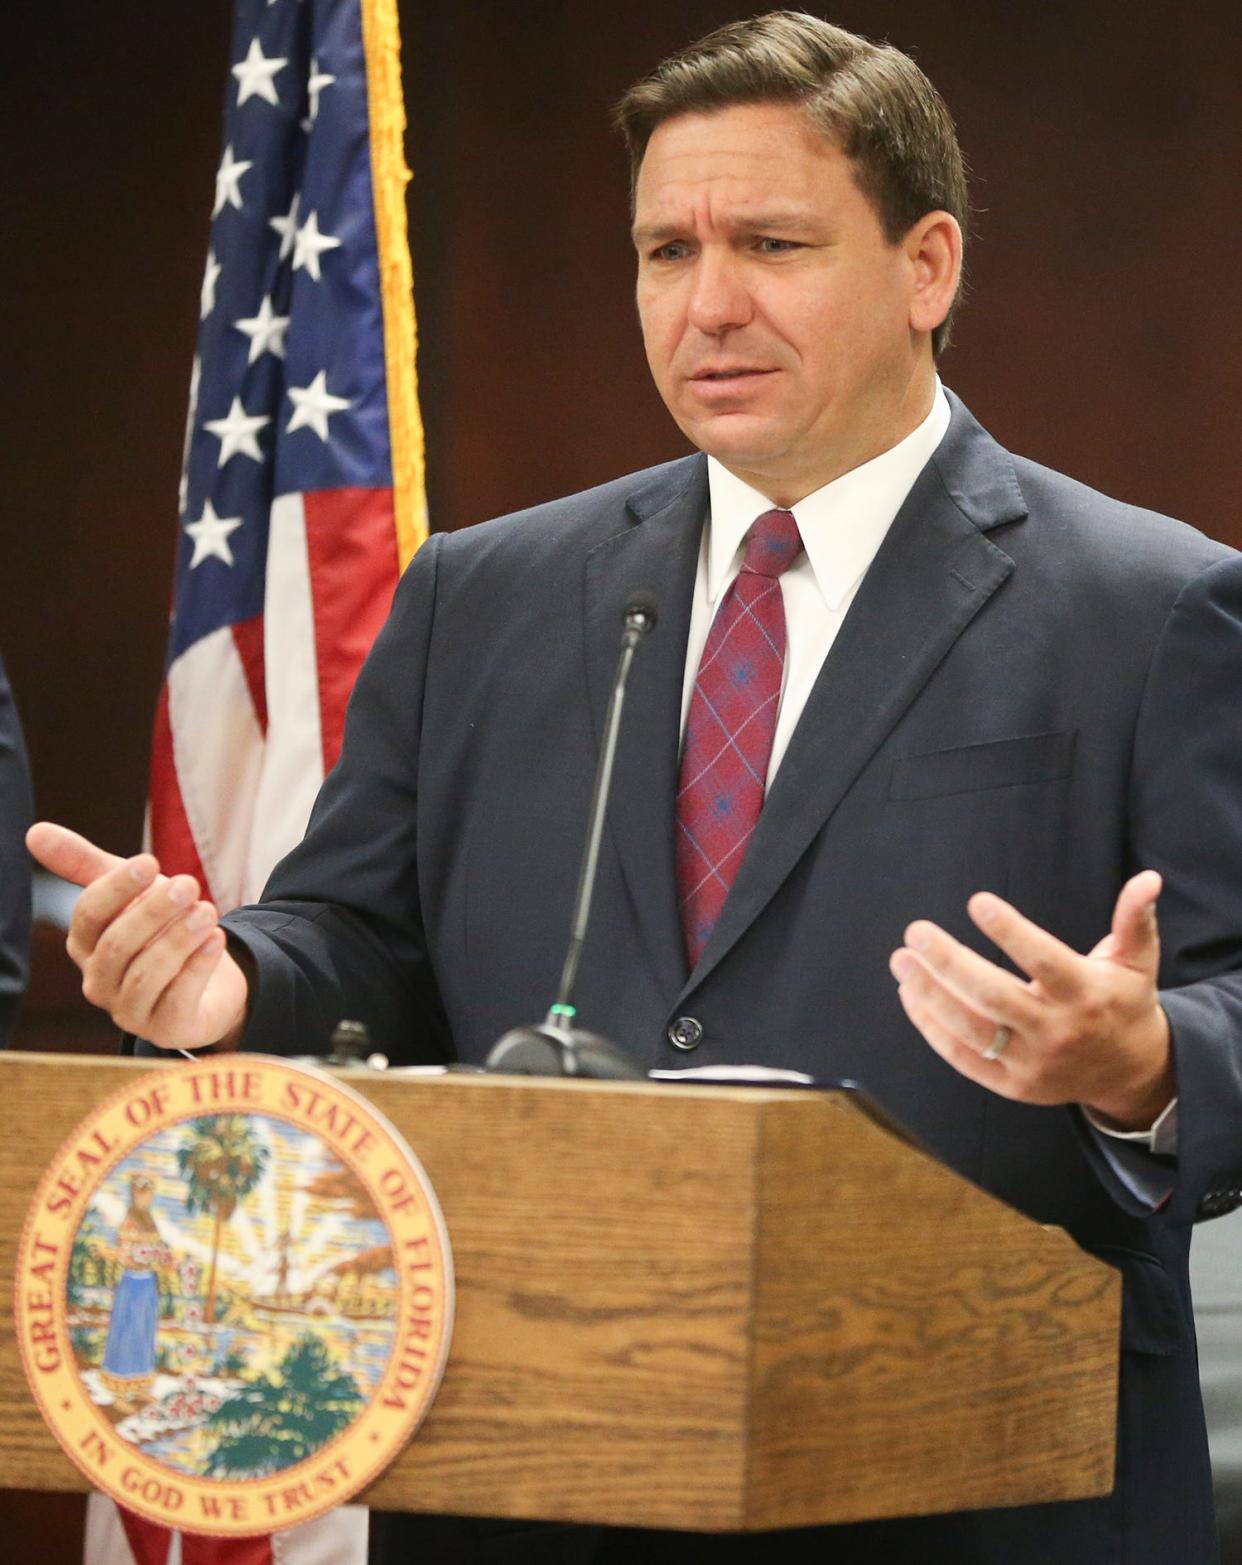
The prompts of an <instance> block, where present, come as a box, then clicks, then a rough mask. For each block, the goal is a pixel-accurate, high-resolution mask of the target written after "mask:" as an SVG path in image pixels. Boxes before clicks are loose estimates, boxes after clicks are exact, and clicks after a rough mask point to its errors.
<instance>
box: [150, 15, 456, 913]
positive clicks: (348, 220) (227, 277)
mask: <svg viewBox="0 0 1242 1565" xmlns="http://www.w3.org/2000/svg"><path fill="white" fill-rule="evenodd" d="M400 94H401V85H400V68H399V64H398V56H397V42H396V7H395V0H240V3H239V4H238V6H237V10H236V19H235V25H234V29H233V45H232V64H231V69H230V73H229V79H228V88H227V93H226V102H225V115H224V135H223V150H222V153H221V157H220V163H219V167H218V168H217V170H216V176H215V194H214V200H213V203H212V224H211V236H210V241H209V245H208V251H207V262H206V267H205V270H204V273H203V282H202V290H201V296H200V300H199V314H200V325H199V335H198V352H197V355H196V357H195V360H194V367H193V372H192V376H191V383H190V405H189V417H188V420H187V424H186V439H185V457H184V468H183V476H182V481H181V496H180V528H179V538H178V552H177V564H176V590H175V595H174V602H173V611H172V625H171V633H170V636H169V644H168V662H167V669H166V675H165V680H164V685H163V689H162V691H161V694H160V699H159V705H158V709H157V714H156V722H155V735H154V745H153V755H152V766H151V797H150V811H149V837H150V843H151V847H152V850H153V851H154V852H155V853H156V855H157V856H158V857H159V859H160V862H161V865H162V867H163V868H164V869H165V870H166V871H168V872H169V873H175V872H188V873H190V874H193V875H196V876H198V878H199V880H200V882H201V883H202V884H203V885H204V886H205V887H206V889H207V894H208V895H210V897H211V899H212V900H213V901H214V902H215V903H216V905H217V906H218V907H219V908H220V909H221V911H225V910H227V909H229V908H231V907H235V906H236V905H238V904H239V903H242V902H246V901H252V900H254V898H255V897H257V895H258V894H259V892H260V891H261V890H262V888H263V884H264V882H265V881H266V879H267V876H268V873H269V871H270V870H271V868H272V866H273V865H274V864H275V862H276V861H277V859H279V858H280V857H281V856H282V855H283V854H284V853H285V852H287V851H288V849H289V848H291V847H292V846H293V845H294V844H295V843H296V842H297V841H298V840H299V839H300V837H301V836H302V833H303V830H304V828H305V825H306V820H307V817H308V815H309V813H310V807H311V804H312V802H313V800H314V798H315V794H316V792H317V791H318V788H319V785H320V783H321V782H322V780H323V777H324V775H325V773H326V771H327V770H329V769H330V768H331V766H332V765H333V763H334V762H335V760H336V757H337V753H338V751H339V749H340V742H341V729H342V723H343V719H344V709H345V703H346V700H347V698H348V695H349V692H350V689H351V688H352V686H353V682H354V678H355V676H356V674H357V672H358V667H359V665H360V663H361V662H362V659H363V657H364V656H365V654H366V652H367V650H368V648H369V647H370V644H371V641H372V639H373V637H374V635H375V633H376V631H377V630H378V629H379V626H380V624H381V623H382V621H383V619H384V616H385V614H386V613H387V611H388V607H389V603H390V601H391V598H392V593H393V590H394V588H395V586H396V582H397V577H398V575H399V573H400V570H401V569H402V568H403V566H404V565H405V564H406V562H407V561H408V559H409V557H410V555H411V554H412V553H413V552H414V549H415V548H416V547H417V544H418V543H419V542H421V540H422V537H423V536H424V535H425V515H424V505H423V498H422V432H421V427H420V425H419V423H418V415H417V392H416V387H415V382H414V326H413V312H412V303H411V296H410V268H409V249H408V244H407V241H406V232H405V208H404V183H405V180H406V179H407V178H408V174H407V173H406V170H405V165H404V158H403V152H402V146H401V132H402V130H403V128H404V116H403V113H402V111H401V96H400Z"/></svg>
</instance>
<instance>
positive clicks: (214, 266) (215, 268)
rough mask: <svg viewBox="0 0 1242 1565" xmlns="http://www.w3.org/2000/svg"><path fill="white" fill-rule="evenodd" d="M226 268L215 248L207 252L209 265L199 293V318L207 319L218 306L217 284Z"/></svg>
mask: <svg viewBox="0 0 1242 1565" xmlns="http://www.w3.org/2000/svg"><path fill="white" fill-rule="evenodd" d="M223 270H224V268H223V267H222V266H221V265H220V263H219V261H217V260H216V253H215V251H214V250H208V252H207V265H206V266H205V267H204V269H203V286H202V288H201V289H200V290H199V295H198V318H199V320H200V321H205V320H206V319H207V317H208V316H209V315H210V314H211V312H212V311H213V310H214V309H215V307H216V284H217V283H218V282H219V281H220V273H221V272H222V271H223Z"/></svg>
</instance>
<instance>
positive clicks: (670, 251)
mask: <svg viewBox="0 0 1242 1565" xmlns="http://www.w3.org/2000/svg"><path fill="white" fill-rule="evenodd" d="M688 254H689V251H688V249H687V247H686V246H685V245H684V244H682V242H681V240H680V239H674V240H672V241H671V242H670V243H668V244H666V245H659V246H657V248H656V249H654V250H653V251H652V252H651V259H652V260H653V261H680V260H681V259H682V257H683V256H685V255H688Z"/></svg>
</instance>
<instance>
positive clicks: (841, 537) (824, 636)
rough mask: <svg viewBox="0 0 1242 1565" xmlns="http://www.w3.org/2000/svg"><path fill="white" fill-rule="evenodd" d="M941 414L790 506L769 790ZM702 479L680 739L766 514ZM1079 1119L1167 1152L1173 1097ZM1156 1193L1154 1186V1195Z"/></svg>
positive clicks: (1133, 1180) (739, 486) (935, 436)
mask: <svg viewBox="0 0 1242 1565" xmlns="http://www.w3.org/2000/svg"><path fill="white" fill-rule="evenodd" d="M949 418H950V412H949V402H948V398H947V397H946V396H945V394H944V388H943V386H942V385H941V384H940V381H939V379H937V381H936V395H935V397H934V399H933V401H932V406H931V411H930V412H929V413H928V415H927V417H926V418H925V419H924V420H923V422H922V423H921V424H920V425H919V426H918V428H917V429H915V430H913V431H911V433H910V434H908V435H907V436H906V438H905V439H904V440H902V441H899V442H898V444H897V445H895V446H892V447H891V448H890V449H889V450H887V451H884V452H881V454H880V455H879V456H877V457H873V458H872V459H871V461H870V462H864V463H863V465H862V466H861V467H856V468H854V469H852V471H850V472H848V473H843V474H842V475H841V477H840V478H834V479H833V480H832V482H831V483H829V484H825V485H824V486H823V488H822V489H816V490H815V491H814V493H813V494H809V495H807V497H806V499H805V500H799V501H798V503H797V505H794V506H791V507H790V509H791V510H792V511H793V515H794V520H795V521H796V522H797V524H798V531H799V533H800V534H801V536H802V545H803V549H804V551H805V552H804V553H803V554H801V555H800V556H799V557H798V559H797V560H795V561H794V563H793V564H792V565H791V566H789V568H788V569H787V570H786V571H785V572H784V573H783V575H782V576H781V577H780V586H781V597H782V599H783V601H784V606H785V643H786V645H785V669H784V673H783V674H782V677H781V702H780V707H779V709H778V711H777V717H776V733H775V734H774V736H773V739H772V755H771V759H770V760H769V762H768V775H767V783H768V785H769V786H770V785H771V782H772V779H773V777H775V775H776V771H777V768H778V767H779V766H780V764H781V760H782V759H783V757H784V754H785V751H786V749H787V748H788V746H789V741H790V739H791V738H792V736H793V731H794V729H795V728H796V727H797V725H798V719H799V718H800V717H801V716H802V709H803V708H804V707H805V705H806V702H807V697H808V696H809V695H810V693H811V687H812V686H813V685H814V683H815V680H816V678H817V677H818V675H819V671H820V669H821V668H822V667H823V662H824V659H825V658H826V657H827V656H828V651H829V648H830V647H831V646H832V643H833V642H834V641H835V640H836V636H837V632H838V631H839V630H840V628H841V624H842V622H843V621H844V619H845V616H846V614H847V613H848V612H849V608H850V605H851V604H852V603H853V601H854V594H855V593H856V592H857V591H858V588H859V586H860V585H861V584H862V579H863V577H864V576H865V575H866V574H867V570H868V568H869V566H870V565H871V562H872V560H874V559H875V557H876V554H877V552H878V551H879V548H880V545H881V544H882V543H883V542H884V539H885V536H886V535H887V533H888V530H889V528H890V527H891V526H892V525H893V522H894V520H895V519H896V516H897V512H898V511H899V510H900V509H901V507H902V505H903V504H904V502H905V499H906V496H907V495H908V494H909V493H910V490H911V489H912V488H913V487H914V481H915V479H916V478H917V477H918V476H919V474H920V473H921V472H922V471H923V469H924V467H926V465H927V463H928V461H929V460H930V458H931V455H932V452H933V451H935V449H936V447H937V446H938V445H939V444H940V442H941V440H943V439H944V435H945V431H946V430H947V429H948V427H949ZM707 482H708V494H709V506H710V509H709V515H708V522H707V525H706V526H705V527H704V529H703V542H702V545H701V547H700V550H699V568H698V573H697V575H696V577H695V583H694V603H693V606H692V608H691V613H690V636H689V640H688V641H687V643H686V669H685V674H684V676H683V681H682V693H681V731H682V734H683V736H684V734H685V731H686V719H687V718H688V716H689V714H690V700H691V697H692V696H693V694H694V681H695V677H696V675H697V674H698V668H699V661H700V659H701V658H702V655H703V647H704V645H705V644H706V642H707V633H708V631H709V630H710V628H711V623H712V620H713V619H714V618H715V614H716V610H717V609H718V608H719V606H720V600H721V598H722V597H723V596H724V594H725V592H726V590H727V589H728V587H729V584H730V583H731V582H732V581H733V578H734V577H735V576H736V575H737V573H738V572H739V571H740V570H741V568H742V558H743V555H744V554H745V543H746V535H747V533H748V532H749V531H750V529H751V527H752V525H753V524H754V522H755V521H756V519H757V518H758V517H760V516H762V515H763V513H764V512H765V511H770V510H772V509H773V506H772V502H771V500H769V499H768V498H767V496H766V495H762V494H760V492H759V491H758V490H757V489H752V488H751V487H750V485H749V484H746V483H743V482H742V480H741V479H740V478H738V477H737V476H736V474H734V473H731V472H730V471H729V469H728V468H727V467H725V466H724V465H723V464H722V463H720V462H718V461H717V460H716V458H715V457H711V456H709V457H708V459H707ZM1087 1118H1088V1121H1089V1122H1090V1124H1091V1125H1092V1127H1093V1128H1094V1129H1095V1130H1096V1131H1097V1132H1102V1133H1103V1134H1104V1135H1105V1136H1107V1137H1109V1138H1110V1141H1111V1142H1112V1143H1113V1145H1116V1144H1117V1143H1118V1142H1123V1143H1124V1142H1129V1143H1131V1144H1134V1145H1137V1146H1139V1147H1141V1148H1142V1149H1143V1151H1144V1152H1145V1153H1146V1152H1156V1151H1158V1152H1162V1153H1164V1154H1166V1155H1176V1151H1177V1099H1176V1098H1174V1100H1173V1101H1172V1102H1171V1103H1170V1104H1169V1105H1168V1107H1167V1108H1166V1109H1165V1111H1164V1113H1163V1114H1161V1116H1160V1117H1159V1119H1158V1120H1157V1121H1156V1123H1155V1125H1153V1126H1152V1127H1151V1129H1150V1130H1146V1131H1130V1132H1120V1131H1116V1130H1113V1129H1111V1128H1110V1127H1109V1126H1107V1125H1104V1124H1101V1123H1100V1121H1099V1120H1097V1119H1096V1118H1095V1117H1094V1116H1093V1115H1091V1114H1090V1113H1088V1114H1087ZM1117 1152H1118V1155H1117V1156H1116V1157H1114V1158H1112V1159H1111V1161H1112V1162H1113V1164H1114V1167H1115V1168H1117V1172H1118V1173H1119V1174H1120V1175H1121V1177H1122V1178H1123V1179H1124V1180H1125V1182H1126V1184H1127V1185H1129V1186H1130V1187H1131V1189H1135V1188H1136V1186H1137V1193H1140V1194H1141V1195H1142V1196H1143V1197H1144V1198H1145V1199H1147V1200H1151V1201H1152V1203H1153V1204H1155V1200H1156V1199H1158V1196H1157V1195H1156V1192H1155V1191H1154V1190H1153V1188H1152V1185H1151V1183H1150V1174H1149V1173H1148V1171H1147V1170H1146V1169H1141V1170H1140V1169H1139V1168H1131V1167H1128V1166H1126V1165H1125V1159H1124V1156H1123V1154H1122V1150H1121V1147H1118V1148H1117ZM1118 1165H1121V1166H1118ZM1127 1175H1128V1176H1129V1177H1127ZM1164 1193H1165V1190H1164V1189H1161V1191H1160V1194H1164Z"/></svg>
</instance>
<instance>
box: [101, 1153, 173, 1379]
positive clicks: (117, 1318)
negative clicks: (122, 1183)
mask: <svg viewBox="0 0 1242 1565" xmlns="http://www.w3.org/2000/svg"><path fill="white" fill-rule="evenodd" d="M154 1196H155V1182H154V1181H153V1180H151V1179H148V1178H147V1176H146V1175H145V1174H134V1175H133V1177H132V1178H131V1179H130V1181H129V1210H128V1211H127V1212H126V1214H125V1217H124V1219H123V1220H122V1222H121V1226H120V1229H119V1230H118V1232H117V1243H118V1250H119V1256H118V1258H119V1260H120V1263H121V1268H122V1271H121V1280H120V1281H119V1282H118V1283H117V1285H116V1291H115V1292H114V1293H113V1295H112V1316H111V1319H110V1321H109V1323H108V1344H107V1347H106V1348H105V1349H104V1358H103V1370H102V1378H103V1382H104V1385H105V1386H107V1388H108V1390H109V1391H111V1392H112V1394H113V1395H114V1396H115V1397H116V1398H117V1400H118V1401H123V1402H128V1403H134V1404H137V1403H139V1402H142V1401H145V1400H146V1399H147V1398H148V1397H149V1396H150V1394H151V1389H152V1387H153V1386H154V1384H155V1333H156V1329H157V1327H158V1324H159V1284H158V1281H157V1279H156V1271H157V1269H158V1268H159V1267H161V1266H168V1265H170V1264H171V1262H172V1257H171V1255H170V1254H169V1251H168V1247H167V1246H166V1245H165V1244H164V1241H163V1240H162V1239H161V1238H160V1231H159V1229H158V1228H157V1227H156V1224H155V1218H154V1217H152V1215H151V1202H152V1200H153V1199H154Z"/></svg>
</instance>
